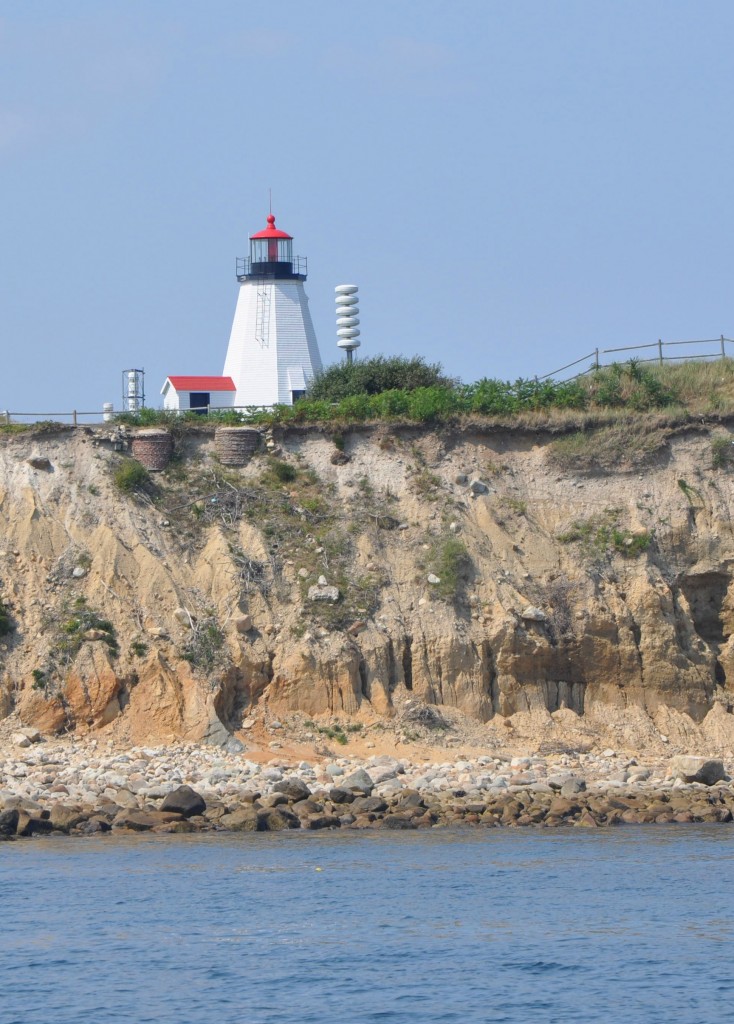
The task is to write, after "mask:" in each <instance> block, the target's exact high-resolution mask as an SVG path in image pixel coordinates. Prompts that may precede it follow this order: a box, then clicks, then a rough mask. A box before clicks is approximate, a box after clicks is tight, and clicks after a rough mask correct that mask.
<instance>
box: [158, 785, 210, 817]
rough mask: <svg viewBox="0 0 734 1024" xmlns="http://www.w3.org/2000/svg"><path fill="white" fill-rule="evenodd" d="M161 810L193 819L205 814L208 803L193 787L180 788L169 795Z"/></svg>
mask: <svg viewBox="0 0 734 1024" xmlns="http://www.w3.org/2000/svg"><path fill="white" fill-rule="evenodd" d="M161 810H162V811H175V812H176V813H177V814H183V816H184V818H191V817H193V816H194V815H195V814H203V813H204V811H205V810H206V801H205V800H204V797H203V796H201V794H199V793H197V792H196V790H194V789H192V788H191V786H179V787H178V789H174V790H173V791H172V792H170V793H169V794H168V796H167V797H166V798H165V800H164V801H163V803H162V804H161Z"/></svg>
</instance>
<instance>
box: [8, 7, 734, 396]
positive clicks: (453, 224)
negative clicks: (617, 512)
mask: <svg viewBox="0 0 734 1024" xmlns="http://www.w3.org/2000/svg"><path fill="white" fill-rule="evenodd" d="M733 29H734V4H731V3H730V2H713V0H709V2H706V0H703V2H701V0H699V2H695V3H694V2H680V0H664V2H662V0H661V2H656V0H645V2H643V3H640V2H639V0H635V2H626V0H614V2H609V0H603V2H597V0H578V2H577V0H564V2H555V3H554V2H545V0H543V2H541V0H537V2H528V0H512V2H511V3H508V2H506V0H504V2H495V0H454V2H448V0H421V2H420V3H417V2H415V0H413V2H404V0H371V2H370V3H364V2H360V3H356V2H352V0H341V2H331V0H317V2H316V0H315V2H312V3H308V4H307V3H303V0H300V2H291V0H270V2H269V3H268V4H253V3H247V2H244V0H237V2H231V0H212V2H211V3H209V4H203V3H200V2H198V0H175V2H169V0H156V2H154V3H151V2H149V0H127V2H124V3H123V2H107V0H65V2H64V3H58V0H33V2H25V3H18V2H16V0H13V2H9V0H5V2H3V0H0V178H1V180H2V188H1V189H0V225H1V226H2V230H1V231H0V351H1V354H2V358H1V359H0V409H4V408H8V407H9V408H11V409H12V410H18V411H26V410H28V411H62V410H65V409H71V408H74V407H76V408H82V407H84V408H89V409H99V408H100V407H101V403H102V402H103V401H106V400H110V401H115V402H116V404H117V403H118V402H119V392H120V371H121V370H122V369H124V368H126V367H128V366H144V367H145V369H146V371H147V376H146V385H147V391H148V397H149V403H148V404H153V405H157V404H158V391H159V389H160V386H161V384H162V382H163V379H164V378H165V376H166V374H168V373H196V372H201V373H206V372H208V373H219V372H221V368H222V364H223V361H224V355H225V351H226V346H227V340H228V336H229V329H230V326H231V320H232V316H233V313H234V308H235V301H236V292H237V283H236V281H235V278H234V261H235V257H236V256H238V255H245V254H246V252H247V237H248V235H249V234H250V233H252V232H253V231H255V230H259V229H260V228H261V227H262V226H264V218H265V215H266V213H267V204H268V189H269V188H272V190H273V210H274V212H275V213H276V215H277V218H278V225H279V226H281V227H283V228H285V229H286V230H288V231H289V232H290V233H291V234H293V235H294V236H295V251H296V252H298V253H301V254H304V255H307V256H308V259H309V279H308V281H307V283H306V290H307V292H308V295H309V298H310V302H311V309H312V313H313V317H314V322H315V326H316V331H317V334H318V337H319V342H320V347H321V352H322V356H323V358H324V361H325V362H327V363H328V362H332V361H335V360H336V359H338V358H340V355H339V352H338V350H337V348H336V345H335V327H334V322H333V321H334V314H333V288H334V285H335V284H338V283H340V282H342V281H354V282H356V283H358V284H359V285H360V291H361V302H360V305H361V310H362V312H361V321H362V324H361V328H362V341H363V346H362V349H361V350H360V351H361V354H362V355H364V356H367V355H369V354H376V353H378V352H382V353H385V354H392V353H402V354H405V355H413V354H415V353H420V354H422V355H424V356H425V357H427V358H428V359H430V360H438V361H440V362H442V363H443V365H444V367H445V368H446V370H448V371H449V372H450V373H452V374H455V375H457V376H460V377H462V378H463V379H464V380H473V379H477V378H479V377H481V376H485V375H489V376H499V377H508V378H515V377H517V376H532V375H534V374H536V373H537V374H543V373H546V372H548V371H550V370H553V369H554V368H555V367H556V366H559V365H561V364H563V363H565V362H568V361H570V360H571V359H573V358H576V357H577V356H581V355H583V354H584V353H586V352H588V351H590V350H591V349H593V348H594V347H595V346H596V345H600V346H602V347H609V346H613V345H632V344H636V343H638V342H650V341H655V340H656V339H657V338H658V337H662V338H664V339H674V338H675V339H677V338H706V337H717V336H718V335H719V334H721V333H722V332H723V333H724V334H726V335H731V336H733V337H734V310H732V304H731V277H732V269H731V265H732V254H731V246H730V240H731V238H732V235H733V231H732V227H733V224H732V219H733V214H732V203H731V200H730V196H731V192H732V171H731V167H732V164H733V160H732V157H733V156H734V153H733V150H734V143H733V140H732V115H731V110H732V93H733V91H734V89H733V87H734V61H732V58H731V52H732V40H733V39H734V32H733ZM36 406H38V407H39V408H38V409H36V408H35V407H36Z"/></svg>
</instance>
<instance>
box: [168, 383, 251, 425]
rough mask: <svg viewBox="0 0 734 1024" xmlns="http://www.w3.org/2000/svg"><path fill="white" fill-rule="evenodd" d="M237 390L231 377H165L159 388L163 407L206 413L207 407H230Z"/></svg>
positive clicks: (232, 404)
mask: <svg viewBox="0 0 734 1024" xmlns="http://www.w3.org/2000/svg"><path fill="white" fill-rule="evenodd" d="M236 392H237V388H236V387H235V384H234V381H233V380H232V378H231V377H202V376H198V377H181V376H175V377H166V382H165V384H164V385H163V387H162V388H161V394H162V395H163V408H164V409H175V410H179V411H182V412H188V411H189V410H192V411H193V412H198V413H201V414H202V415H203V416H205V415H206V414H207V412H208V411H209V409H210V408H211V409H231V408H232V407H233V406H234V398H235V394H236Z"/></svg>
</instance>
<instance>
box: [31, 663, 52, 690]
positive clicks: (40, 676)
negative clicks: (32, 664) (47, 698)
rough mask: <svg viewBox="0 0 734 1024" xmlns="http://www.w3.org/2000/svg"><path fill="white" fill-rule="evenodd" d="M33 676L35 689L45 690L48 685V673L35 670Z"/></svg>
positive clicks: (38, 669)
mask: <svg viewBox="0 0 734 1024" xmlns="http://www.w3.org/2000/svg"><path fill="white" fill-rule="evenodd" d="M31 675H32V676H33V689H34V690H45V689H46V686H47V684H48V676H47V675H46V673H45V672H42V671H41V669H40V668H34V669H33V671H32V672H31Z"/></svg>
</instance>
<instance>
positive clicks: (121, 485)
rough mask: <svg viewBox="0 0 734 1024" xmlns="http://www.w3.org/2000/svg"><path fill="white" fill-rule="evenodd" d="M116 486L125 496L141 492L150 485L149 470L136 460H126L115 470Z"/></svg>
mask: <svg viewBox="0 0 734 1024" xmlns="http://www.w3.org/2000/svg"><path fill="white" fill-rule="evenodd" d="M113 479H114V481H115V486H116V487H117V488H118V490H120V491H122V492H123V493H125V494H131V493H132V492H133V491H141V490H143V488H144V487H146V486H147V485H148V484H149V483H150V475H149V473H148V470H147V469H146V468H145V466H143V465H142V464H141V463H140V462H136V461H135V459H125V461H124V462H121V463H120V465H119V466H118V467H117V469H116V470H115V475H114V477H113Z"/></svg>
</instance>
